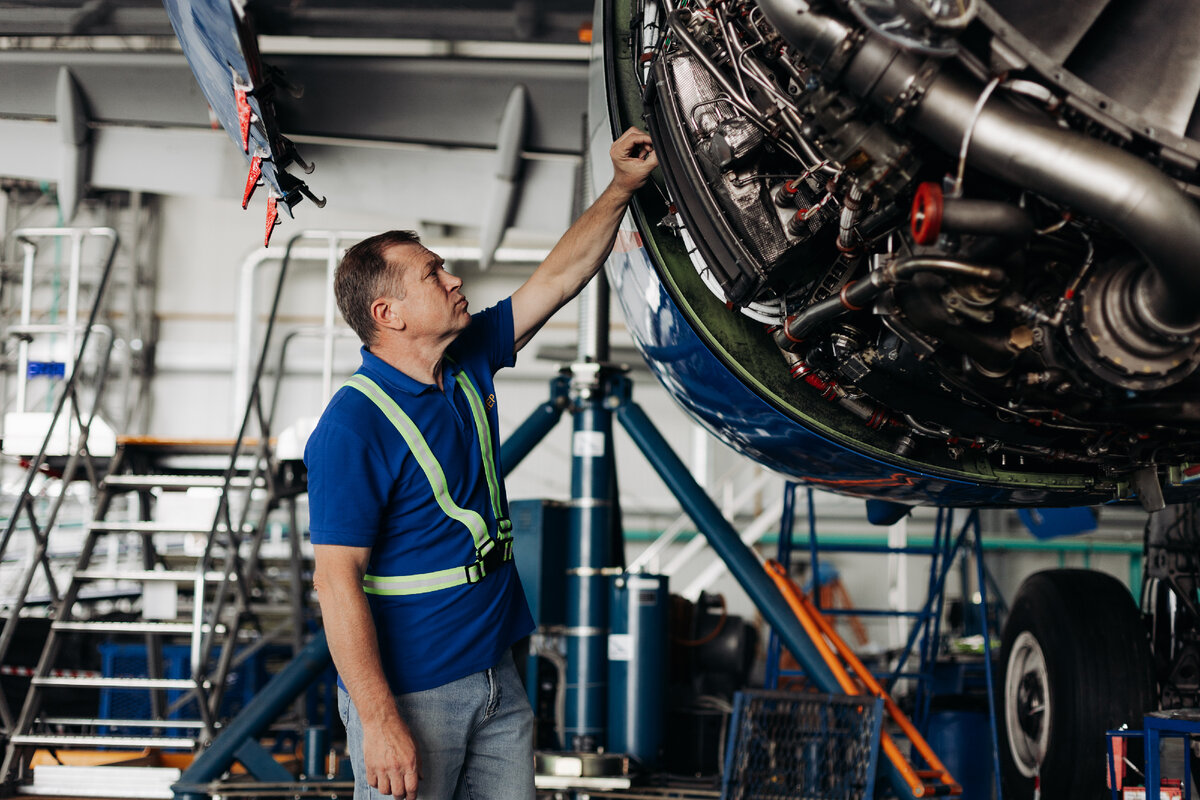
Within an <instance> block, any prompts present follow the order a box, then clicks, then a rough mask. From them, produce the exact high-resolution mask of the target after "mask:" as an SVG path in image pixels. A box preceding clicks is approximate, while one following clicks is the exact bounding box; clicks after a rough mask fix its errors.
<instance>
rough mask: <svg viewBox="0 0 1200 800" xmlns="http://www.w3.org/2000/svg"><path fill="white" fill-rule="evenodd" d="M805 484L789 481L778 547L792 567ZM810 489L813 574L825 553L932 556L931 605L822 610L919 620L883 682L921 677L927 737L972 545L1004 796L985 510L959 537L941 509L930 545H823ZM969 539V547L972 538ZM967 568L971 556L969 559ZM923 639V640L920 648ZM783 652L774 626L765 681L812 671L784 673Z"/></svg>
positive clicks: (919, 706)
mask: <svg viewBox="0 0 1200 800" xmlns="http://www.w3.org/2000/svg"><path fill="white" fill-rule="evenodd" d="M798 486H799V484H796V483H793V482H791V481H789V482H787V483H785V485H784V496H783V497H784V499H783V518H782V519H780V523H779V545H778V560H779V563H781V564H783V565H784V567H789V566H790V561H791V555H792V550H793V545H792V537H793V529H794V517H795V491H796V489H797V488H798ZM807 492H808V552H809V557H810V559H811V564H812V567H811V569H812V572H813V574H814V575H815V574H816V573H817V566H818V563H819V558H820V553H821V552H854V553H880V554H893V553H907V554H913V555H923V556H929V557H930V567H929V589H928V594H927V596H926V599H925V605H924V606H923V607H922V608H921V610H920V611H896V610H892V609H821V611H822V613H824V614H826V615H830V616H833V615H837V614H858V615H863V616H877V617H884V616H892V617H896V616H899V617H911V618H914V619H915V620H916V624H915V625H913V627H912V630H910V631H909V635H908V640H907V641H906V642H905V646H904V649H903V651H902V652H901V655H900V658H899V659H898V660H897V662H896V665H895V667H894V668H893V670H892V672H891V673H890V675H888V676H887V678H886V680H885V681H883V685H884V688H886V689H890V688H891V687H892V686H894V685H895V683H896V681H897V680H899V679H901V678H909V679H915V680H916V681H917V694H916V698H915V702H914V706H915V708H914V713H913V724H914V725H915V726H916V728H917V730H918V731H920V732H921V735H922V736H924V735H925V734H926V732H927V729H928V724H929V716H930V704H931V701H932V699H933V688H932V687H933V679H934V674H933V669H934V663H935V661H936V660H937V654H938V643H939V641H940V638H941V620H942V613H943V610H944V605H945V591H944V589H945V583H946V576H947V575H948V574H949V573H950V570H951V568H952V567H953V565H954V563H955V560H956V558H957V556H958V555H959V554H960V552H964V551H965V550H966V547H967V546H969V547H970V549H971V553H972V555H973V557H974V561H975V567H976V573H977V582H978V585H979V593H980V605H979V615H980V620H979V623H980V630H982V631H983V651H984V656H983V662H984V674H985V680H986V684H987V696H988V720H989V728H990V731H989V732H990V735H991V746H992V765H993V769H994V772H995V780H996V796H997V797H1002V796H1003V794H1002V792H1001V778H1000V747H999V737H998V734H997V725H996V700H995V692H994V676H993V674H992V648H991V635H990V632H989V630H988V614H987V609H988V599H987V584H988V583H989V580H988V573H987V567H986V565H985V563H984V559H983V537H982V535H981V528H980V522H979V511H978V510H972V511H970V512H969V513H968V515H967V519H966V520H965V521H964V522H963V525H962V527H961V529H960V530H959V533H958V535H957V536H953V530H954V509H949V508H939V509H938V511H937V519H936V522H935V527H934V537H933V544H932V545H931V546H929V547H889V546H874V545H856V546H853V547H830V548H826V547H822V546H821V545H820V544H819V541H818V538H817V522H816V513H815V510H814V509H815V506H814V502H813V490H812V489H811V488H810V489H808V490H807ZM968 536H969V537H970V539H969V542H970V543H969V545H968V544H967V542H968ZM964 568H965V560H964ZM966 585H967V581H966V574H964V575H963V586H964V587H965V586H966ZM813 597H814V601H813V602H814V605H817V607H818V608H819V607H820V606H819V605H818V598H819V593H818V592H816V591H814V592H813ZM918 638H919V639H920V644H919V646H918ZM914 647H917V648H918V653H919V659H918V660H919V665H918V667H917V670H916V672H905V671H904V668H905V666H906V665H907V663H908V659H909V657H910V656H911V654H912V651H913V648H914ZM780 655H781V647H780V639H779V636H778V635H777V632H776V630H775V629H774V628H772V630H771V635H770V638H769V640H768V643H767V667H766V676H765V684H766V686H767V687H768V688H777V687H778V685H779V679H780V677H781V676H783V675H786V674H803V675H808V676H809V677H811V675H810V674H809V673H808V671H807V668H805V669H804V670H802V671H801V672H800V673H795V672H790V673H789V672H784V671H781V670H780V669H779V657H780Z"/></svg>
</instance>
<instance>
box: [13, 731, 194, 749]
mask: <svg viewBox="0 0 1200 800" xmlns="http://www.w3.org/2000/svg"><path fill="white" fill-rule="evenodd" d="M9 741H10V742H12V743H13V744H17V745H24V746H26V747H28V746H31V745H32V746H35V747H65V746H71V747H86V748H89V749H90V748H98V747H121V748H126V747H128V748H133V749H135V750H142V749H145V748H147V747H184V748H193V747H195V746H196V740H195V739H192V738H183V737H180V738H176V737H173V736H74V735H61V736H59V735H54V734H34V733H27V734H19V735H16V736H13V737H12V738H11V739H9Z"/></svg>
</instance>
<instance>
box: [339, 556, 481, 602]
mask: <svg viewBox="0 0 1200 800" xmlns="http://www.w3.org/2000/svg"><path fill="white" fill-rule="evenodd" d="M482 577H483V564H482V562H479V561H476V562H475V563H474V564H468V565H467V566H465V567H451V568H450V569H440V570H438V571H437V572H426V573H423V574H421V575H397V576H394V577H381V576H378V575H364V576H363V580H362V587H363V591H364V592H366V593H367V594H378V595H403V594H425V593H426V592H436V591H438V590H439V589H450V588H452V587H454V586H462V585H463V584H464V583H477V582H478V581H479V580H480V579H481V578H482Z"/></svg>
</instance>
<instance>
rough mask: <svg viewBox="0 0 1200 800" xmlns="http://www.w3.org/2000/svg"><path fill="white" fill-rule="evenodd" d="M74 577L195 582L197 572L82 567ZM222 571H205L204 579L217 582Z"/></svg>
mask: <svg viewBox="0 0 1200 800" xmlns="http://www.w3.org/2000/svg"><path fill="white" fill-rule="evenodd" d="M75 577H76V578H77V579H79V580H85V581H141V582H143V583H147V582H151V581H156V582H163V583H195V582H196V578H198V577H200V575H199V573H196V572H187V571H186V570H171V569H153V570H134V569H128V570H119V569H118V570H111V569H82V570H79V571H78V572H76V573H75ZM224 577H225V574H224V573H222V572H207V573H205V574H204V580H205V581H208V582H210V583H218V582H220V581H221V580H222V579H224Z"/></svg>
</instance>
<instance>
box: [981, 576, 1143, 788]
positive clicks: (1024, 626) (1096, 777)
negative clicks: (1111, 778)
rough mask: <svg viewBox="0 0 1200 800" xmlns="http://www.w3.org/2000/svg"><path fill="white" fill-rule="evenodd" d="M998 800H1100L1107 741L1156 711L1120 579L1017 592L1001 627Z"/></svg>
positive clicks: (1053, 582)
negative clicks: (1036, 799) (1108, 734)
mask: <svg viewBox="0 0 1200 800" xmlns="http://www.w3.org/2000/svg"><path fill="white" fill-rule="evenodd" d="M1000 658H1001V663H1002V664H1003V665H1004V682H1003V687H1004V688H1003V692H1004V694H1003V704H1004V713H1003V714H1002V715H1000V726H1001V730H1000V758H1001V766H1002V771H1003V775H1004V785H1005V797H1006V798H1009V799H1010V800H1025V799H1026V798H1032V797H1033V794H1034V778H1035V776H1037V777H1040V780H1041V795H1042V797H1075V798H1099V797H1103V796H1105V792H1106V789H1105V784H1104V774H1105V773H1104V753H1105V738H1104V733H1105V731H1106V730H1109V729H1111V728H1116V727H1119V726H1120V725H1121V724H1122V723H1130V726H1131V727H1138V726H1140V722H1141V719H1142V715H1143V714H1144V713H1145V712H1146V711H1148V710H1151V709H1153V708H1154V707H1155V700H1156V696H1155V690H1154V676H1153V670H1152V666H1151V664H1152V661H1151V655H1150V645H1149V640H1148V637H1147V636H1146V629H1145V626H1144V624H1143V622H1142V618H1141V614H1140V613H1139V611H1138V608H1137V606H1136V605H1135V604H1134V602H1133V598H1132V597H1131V596H1130V594H1129V591H1128V590H1127V589H1126V588H1125V586H1124V585H1123V584H1122V583H1121V582H1120V581H1118V580H1116V579H1115V578H1113V577H1110V576H1108V575H1105V574H1103V573H1100V572H1091V571H1088V570H1074V569H1065V570H1049V571H1046V572H1039V573H1036V574H1034V575H1031V576H1030V577H1029V578H1027V579H1026V580H1025V582H1024V583H1023V584H1022V585H1021V588H1020V590H1019V591H1018V592H1017V596H1016V599H1015V600H1014V601H1013V604H1012V610H1011V611H1010V612H1009V616H1008V622H1007V623H1006V624H1005V626H1004V636H1003V639H1002V642H1001V653H1000Z"/></svg>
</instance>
